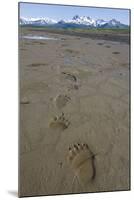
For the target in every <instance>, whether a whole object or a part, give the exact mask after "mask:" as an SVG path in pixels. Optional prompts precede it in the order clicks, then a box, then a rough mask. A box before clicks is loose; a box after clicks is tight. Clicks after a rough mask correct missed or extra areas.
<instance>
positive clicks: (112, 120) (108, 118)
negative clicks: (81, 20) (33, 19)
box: [19, 28, 130, 196]
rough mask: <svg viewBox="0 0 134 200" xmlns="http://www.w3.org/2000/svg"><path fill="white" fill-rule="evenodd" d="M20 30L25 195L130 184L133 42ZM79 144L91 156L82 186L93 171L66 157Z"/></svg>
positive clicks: (22, 188) (22, 186)
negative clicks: (77, 165) (130, 43)
mask: <svg viewBox="0 0 134 200" xmlns="http://www.w3.org/2000/svg"><path fill="white" fill-rule="evenodd" d="M27 35H28V36H30V37H31V36H32V35H35V36H38V37H39V36H40V37H44V36H45V37H46V38H47V39H41V38H40V39H32V38H29V39H28V38H26V37H24V38H23V36H27ZM20 36H21V38H20V40H19V41H20V44H19V79H20V98H19V100H20V134H19V135H20V137H19V139H20V149H19V153H20V157H19V166H20V167H19V180H20V185H19V195H20V196H34V195H52V194H68V193H81V192H100V191H115V190H129V188H130V185H129V182H130V180H129V145H130V144H129V123H130V122H129V115H130V113H129V92H130V88H129V81H130V80H129V79H130V77H129V73H130V63H129V44H128V43H127V42H126V41H125V42H123V41H122V40H120V41H117V40H115V41H114V40H110V39H109V40H105V37H104V38H102V37H101V39H100V38H98V37H96V38H91V37H81V36H78V35H67V34H57V33H50V32H43V31H36V30H33V31H31V30H28V28H21V29H20ZM74 144H75V145H76V144H79V146H80V148H81V149H82V150H79V151H84V153H83V155H84V156H85V151H87V150H83V149H84V148H85V149H86V147H87V146H86V145H88V148H89V149H90V151H91V152H92V154H93V163H94V178H93V180H92V181H91V182H88V184H86V185H85V184H84V186H83V183H82V181H81V179H82V178H83V177H84V180H85V177H90V176H91V175H92V174H91V173H93V172H91V170H89V171H88V170H87V168H85V169H83V168H81V172H79V171H77V169H76V167H75V166H74V165H73V164H71V162H68V161H67V159H68V155H69V156H70V154H69V153H70V152H73V151H75V156H77V147H76V148H75V146H74ZM84 144H86V145H85V147H84ZM77 146H78V145H77ZM70 149H71V150H70ZM69 159H71V158H70V157H69ZM89 165H90V163H89ZM76 171H77V173H75V172H76ZM83 171H84V173H85V174H84V175H83ZM79 178H80V180H79Z"/></svg>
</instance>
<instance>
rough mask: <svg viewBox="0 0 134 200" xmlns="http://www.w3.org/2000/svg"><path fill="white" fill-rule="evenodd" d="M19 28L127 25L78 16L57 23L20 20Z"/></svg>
mask: <svg viewBox="0 0 134 200" xmlns="http://www.w3.org/2000/svg"><path fill="white" fill-rule="evenodd" d="M20 25H21V26H28V25H31V26H52V27H56V28H69V27H72V28H73V27H76V28H77V27H78V28H128V25H126V24H123V23H121V22H120V21H117V20H116V19H111V20H109V21H105V20H103V19H97V20H95V19H92V18H91V17H89V16H79V15H75V16H74V17H73V18H72V19H69V20H64V19H61V20H59V21H56V20H53V19H50V18H44V17H38V18H24V17H21V18H20Z"/></svg>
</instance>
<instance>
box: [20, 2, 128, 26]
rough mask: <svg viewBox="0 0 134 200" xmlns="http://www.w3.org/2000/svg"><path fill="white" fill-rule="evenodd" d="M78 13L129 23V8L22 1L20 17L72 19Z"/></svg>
mask: <svg viewBox="0 0 134 200" xmlns="http://www.w3.org/2000/svg"><path fill="white" fill-rule="evenodd" d="M76 14H78V15H79V16H89V17H91V18H93V19H104V20H106V21H108V20H111V19H116V20H118V21H120V22H121V23H124V24H129V10H128V9H110V8H94V7H80V6H62V5H52V4H51V5H46V4H36V3H20V17H26V18H27V17H28V18H29V17H33V18H36V17H48V18H51V19H55V20H61V19H72V18H73V16H74V15H76Z"/></svg>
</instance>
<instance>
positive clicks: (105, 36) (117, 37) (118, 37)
mask: <svg viewBox="0 0 134 200" xmlns="http://www.w3.org/2000/svg"><path fill="white" fill-rule="evenodd" d="M21 28H22V29H26V30H28V31H34V32H39V31H40V32H46V33H54V34H60V35H69V36H77V37H83V38H91V39H95V40H106V41H107V40H108V41H115V42H121V43H126V44H130V33H125V34H124V33H121V32H118V33H117V32H116V33H112V30H111V32H107V30H104V33H103V32H100V31H98V33H97V31H92V30H91V31H92V32H89V33H87V32H82V33H81V32H76V31H74V30H71V31H70V30H55V29H53V30H50V29H44V28H43V29H42V28H36V27H21ZM21 28H20V29H21Z"/></svg>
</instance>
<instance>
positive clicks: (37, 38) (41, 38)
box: [21, 35, 58, 40]
mask: <svg viewBox="0 0 134 200" xmlns="http://www.w3.org/2000/svg"><path fill="white" fill-rule="evenodd" d="M21 38H23V39H31V40H58V39H57V38H51V37H46V36H38V35H24V36H22V37H21Z"/></svg>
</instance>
